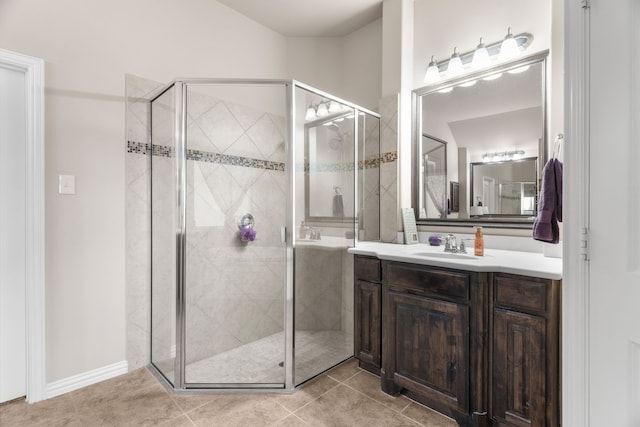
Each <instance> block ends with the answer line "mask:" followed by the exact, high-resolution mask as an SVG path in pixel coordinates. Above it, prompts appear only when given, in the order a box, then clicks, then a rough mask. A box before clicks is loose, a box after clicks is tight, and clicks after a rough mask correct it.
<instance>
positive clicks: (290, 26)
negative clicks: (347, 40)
mask: <svg viewBox="0 0 640 427" xmlns="http://www.w3.org/2000/svg"><path fill="white" fill-rule="evenodd" d="M218 2H219V3H222V4H224V5H226V6H228V7H230V8H231V9H234V10H235V11H237V12H239V13H241V14H243V15H245V16H247V17H248V18H250V19H252V20H254V21H256V22H258V23H260V24H262V25H264V26H266V27H268V28H270V29H272V30H273V31H276V32H277V33H280V34H282V35H283V36H287V37H341V36H344V35H347V34H349V33H352V32H353V31H355V30H357V29H359V28H362V27H363V26H365V25H367V24H369V23H371V22H373V21H375V20H376V19H378V18H380V17H381V16H382V0H218Z"/></svg>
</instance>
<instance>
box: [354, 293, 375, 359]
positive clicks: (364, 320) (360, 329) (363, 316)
mask: <svg viewBox="0 0 640 427" xmlns="http://www.w3.org/2000/svg"><path fill="white" fill-rule="evenodd" d="M355 285H356V286H355V291H356V295H355V312H356V319H355V320H356V328H355V329H356V340H355V353H356V357H357V358H358V359H359V360H360V361H361V362H364V363H365V364H369V365H370V366H366V365H364V366H363V367H365V368H369V369H370V370H374V371H376V370H379V369H380V329H381V324H380V321H381V320H380V286H381V285H380V284H379V283H371V282H364V281H362V280H356V283H355ZM371 368H376V369H371Z"/></svg>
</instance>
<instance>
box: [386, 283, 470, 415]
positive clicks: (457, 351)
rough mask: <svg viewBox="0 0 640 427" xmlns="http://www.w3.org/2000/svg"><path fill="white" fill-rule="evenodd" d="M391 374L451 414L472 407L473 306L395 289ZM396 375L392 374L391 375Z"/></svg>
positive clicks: (391, 296) (388, 328)
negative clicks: (470, 308)
mask: <svg viewBox="0 0 640 427" xmlns="http://www.w3.org/2000/svg"><path fill="white" fill-rule="evenodd" d="M387 304H388V305H387V306H386V307H385V308H388V312H387V316H388V320H387V321H388V322H389V323H388V324H387V326H386V328H385V330H386V331H387V332H388V333H389V335H390V336H389V337H387V338H388V340H386V339H385V340H386V341H385V345H389V346H390V348H388V349H387V350H386V351H385V357H386V355H387V354H389V356H390V357H389V358H390V360H389V363H387V362H385V370H387V371H388V372H385V375H389V373H390V372H391V374H392V380H393V382H394V383H395V384H396V385H398V386H400V387H403V388H405V389H407V390H409V391H410V392H412V393H415V395H416V396H417V397H418V398H419V400H421V401H422V402H423V403H427V404H428V405H429V406H432V407H433V408H434V409H437V410H439V411H441V412H444V413H446V414H448V415H450V416H455V415H458V414H466V413H467V412H468V408H469V398H468V395H469V394H468V390H469V380H468V378H469V376H468V366H469V362H468V354H469V338H468V325H469V323H468V307H467V306H465V305H461V304H456V303H452V302H446V301H438V300H434V299H430V298H425V297H420V296H416V295H411V294H405V293H397V292H389V293H388V300H387ZM389 379H391V378H389Z"/></svg>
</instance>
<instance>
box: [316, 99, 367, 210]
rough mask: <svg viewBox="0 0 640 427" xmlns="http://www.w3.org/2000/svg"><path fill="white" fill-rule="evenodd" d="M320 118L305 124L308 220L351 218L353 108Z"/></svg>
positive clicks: (353, 147)
mask: <svg viewBox="0 0 640 427" xmlns="http://www.w3.org/2000/svg"><path fill="white" fill-rule="evenodd" d="M344 107H346V111H344V112H342V113H340V114H334V115H331V116H328V117H325V118H321V119H318V120H315V121H313V122H310V123H308V124H306V125H305V151H306V153H305V158H306V159H307V160H308V164H309V173H308V178H307V180H306V183H305V184H306V186H307V191H306V193H305V194H306V199H305V202H306V211H307V215H306V216H307V221H309V220H311V221H322V220H325V221H326V220H332V221H338V222H339V221H343V220H351V221H352V220H353V218H354V206H353V203H354V192H353V190H354V185H353V173H354V171H353V162H354V159H355V151H354V150H355V132H354V131H355V124H354V111H353V109H351V108H349V107H347V106H344Z"/></svg>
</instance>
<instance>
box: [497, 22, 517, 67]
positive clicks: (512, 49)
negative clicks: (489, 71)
mask: <svg viewBox="0 0 640 427" xmlns="http://www.w3.org/2000/svg"><path fill="white" fill-rule="evenodd" d="M518 53H520V49H519V48H518V42H516V39H515V38H513V34H511V27H509V29H508V30H507V35H506V36H504V40H503V41H502V44H501V45H500V53H499V54H498V60H499V61H507V60H509V59H513V58H515V57H516V56H517V55H518Z"/></svg>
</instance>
